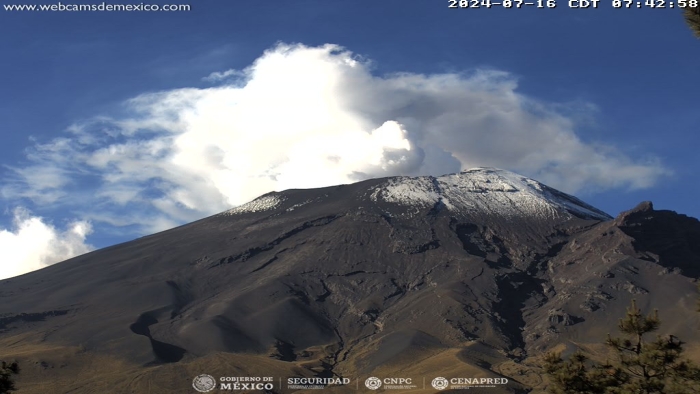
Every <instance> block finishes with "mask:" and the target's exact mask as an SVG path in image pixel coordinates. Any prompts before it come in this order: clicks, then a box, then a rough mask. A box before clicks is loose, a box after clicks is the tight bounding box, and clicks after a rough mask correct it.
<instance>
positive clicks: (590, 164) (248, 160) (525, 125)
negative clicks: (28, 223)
mask: <svg viewBox="0 0 700 394" xmlns="http://www.w3.org/2000/svg"><path fill="white" fill-rule="evenodd" d="M206 80H208V81H210V82H213V83H218V85H216V86H213V87H210V88H201V89H199V88H187V89H176V90H170V91H164V92H158V93H149V94H143V95H140V96H138V97H135V98H133V99H131V100H129V101H128V102H127V103H126V108H127V115H125V116H121V117H111V118H109V117H97V118H94V119H91V120H89V121H86V122H83V123H80V124H76V125H74V126H73V127H71V128H70V129H69V130H68V131H69V135H68V136H66V137H62V138H59V139H56V140H53V141H50V142H48V143H45V144H39V145H36V146H35V147H34V148H33V149H32V150H31V152H29V159H30V160H31V161H32V164H31V171H29V167H27V168H23V169H14V181H13V182H11V183H10V184H8V185H6V186H5V187H4V188H2V189H1V190H0V192H2V193H3V195H4V196H5V197H6V198H12V197H13V196H14V197H24V198H30V199H38V196H42V198H43V201H42V202H43V203H47V201H46V200H47V199H49V200H50V199H53V201H54V202H55V203H61V204H69V203H68V202H67V201H66V197H65V196H68V195H70V196H71V201H73V203H74V210H75V211H80V214H81V215H82V216H81V217H83V218H87V219H90V220H92V221H93V222H102V223H108V224H110V225H115V226H127V225H135V226H137V227H138V228H139V229H140V231H141V232H152V231H156V230H162V229H164V228H167V227H170V226H173V225H175V224H177V223H183V222H186V221H189V220H193V219H196V218H200V217H202V216H205V215H207V214H213V213H216V212H219V211H222V210H225V209H227V208H230V207H232V206H235V205H238V204H241V203H244V202H247V201H249V200H251V199H253V198H255V197H257V196H258V195H260V194H263V193H266V192H268V191H271V190H283V189H288V188H310V187H320V186H327V185H332V184H340V183H349V182H354V181H357V180H360V179H365V178H370V177H380V176H388V175H425V174H434V175H441V174H444V173H449V172H456V171H459V170H461V169H466V168H471V167H475V166H495V167H501V168H506V169H509V170H512V171H516V172H520V173H523V174H525V175H529V176H532V177H534V178H536V179H538V180H541V181H544V182H545V183H548V184H550V185H551V186H554V187H557V188H560V189H563V190H565V191H568V192H577V191H580V190H582V189H584V188H596V189H609V188H644V187H649V186H651V185H652V184H654V182H655V181H656V180H657V179H658V178H659V177H660V176H662V175H663V174H665V173H667V170H666V169H664V168H663V167H662V166H661V165H660V164H659V163H658V162H656V161H654V160H646V161H642V160H639V159H634V158H631V157H629V156H627V155H625V154H624V153H622V152H620V151H619V150H618V149H616V148H615V147H614V146H611V145H605V144H591V143H587V142H584V141H583V140H582V139H581V138H580V137H579V136H578V135H577V134H576V127H577V125H576V121H575V119H577V116H575V114H574V115H572V112H576V108H568V109H567V111H566V112H562V110H561V108H562V104H556V103H554V104H552V103H545V102H541V101H538V100H536V99H534V98H531V97H527V96H525V95H523V94H520V93H519V92H517V81H516V79H515V78H514V77H513V76H512V75H511V74H509V73H507V72H503V71H494V70H477V71H473V72H469V73H443V74H431V75H423V74H414V73H398V74H392V75H384V76H377V75H373V74H372V67H371V65H370V64H368V62H366V61H364V60H362V59H359V58H358V57H356V56H355V55H353V54H352V53H351V52H349V51H347V50H345V49H343V48H341V47H338V46H334V45H325V46H321V47H307V46H303V45H284V44H281V45H278V46H276V47H274V48H272V49H270V50H268V51H267V52H265V53H264V54H263V55H262V56H261V57H260V58H258V59H257V60H256V61H255V62H254V63H253V64H252V65H251V66H249V67H248V68H246V69H244V70H228V71H222V72H217V73H214V74H212V75H210V76H208V77H206ZM581 107H582V109H581V111H582V113H581V114H580V115H581V116H580V117H581V118H585V117H586V116H588V114H589V111H590V110H589V107H590V106H588V105H582V106H581ZM85 190H90V192H89V193H86V192H85ZM49 202H50V201H49ZM76 202H77V203H76Z"/></svg>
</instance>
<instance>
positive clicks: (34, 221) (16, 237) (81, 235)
mask: <svg viewBox="0 0 700 394" xmlns="http://www.w3.org/2000/svg"><path fill="white" fill-rule="evenodd" d="M13 216H14V218H13V219H14V220H13V226H12V228H11V229H0V250H2V253H3V258H2V261H0V279H5V278H10V277H13V276H17V275H22V274H24V273H27V272H30V271H34V270H37V269H40V268H43V267H45V266H48V265H51V264H54V263H57V262H59V261H63V260H66V259H69V258H71V257H73V256H77V255H79V254H83V253H87V252H89V251H90V250H92V247H91V246H90V245H88V244H86V243H85V238H86V237H87V235H88V234H90V232H92V227H91V225H90V223H88V222H86V221H76V222H72V223H69V224H68V225H67V226H66V228H65V229H64V230H59V229H57V228H56V227H54V226H53V225H51V224H50V223H47V222H46V221H44V219H43V218H41V217H38V216H33V215H32V214H31V213H30V212H29V211H28V210H26V209H24V208H17V209H15V210H14V212H13Z"/></svg>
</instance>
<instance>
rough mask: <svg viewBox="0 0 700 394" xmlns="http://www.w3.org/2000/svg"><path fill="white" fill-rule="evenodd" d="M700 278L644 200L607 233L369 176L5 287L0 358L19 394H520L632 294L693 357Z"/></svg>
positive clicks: (537, 196) (435, 180) (546, 190)
mask: <svg viewBox="0 0 700 394" xmlns="http://www.w3.org/2000/svg"><path fill="white" fill-rule="evenodd" d="M699 275H700V222H699V221H698V220H697V219H694V218H690V217H687V216H684V215H680V214H677V213H675V212H672V211H659V210H654V208H653V205H652V204H651V203H649V202H645V203H642V204H640V205H639V206H637V207H636V208H634V209H632V210H630V211H627V212H623V213H621V214H620V215H619V216H618V217H616V218H613V217H611V216H609V215H607V214H606V213H604V212H602V211H600V210H598V209H596V208H594V207H592V206H590V205H588V204H586V203H584V202H583V201H581V200H579V199H577V198H576V197H573V196H570V195H568V194H565V193H563V192H560V191H557V190H555V189H553V188H551V187H548V186H546V185H544V184H542V183H540V182H537V181H535V180H532V179H529V178H526V177H523V176H520V175H517V174H514V173H511V172H508V171H504V170H499V169H494V168H477V169H472V170H468V171H464V172H461V173H457V174H450V175H445V176H440V177H391V178H382V179H371V180H366V181H362V182H358V183H354V184H349V185H340V186H333V187H326V188H320V189H307V190H287V191H282V192H273V193H268V194H265V195H263V196H261V197H259V198H257V199H255V200H253V201H251V202H249V203H247V204H244V205H242V206H239V207H236V208H234V209H231V210H229V211H226V212H223V213H220V214H218V215H215V216H211V217H208V218H205V219H202V220H199V221H196V222H193V223H190V224H186V225H183V226H180V227H177V228H174V229H171V230H167V231H164V232H161V233H157V234H154V235H150V236H146V237H143V238H140V239H137V240H134V241H131V242H127V243H124V244H120V245H116V246H112V247H108V248H105V249H101V250H97V251H95V252H91V253H88V254H85V255H82V256H79V257H75V258H73V259H70V260H67V261H64V262H62V263H58V264H55V265H52V266H49V267H47V268H44V269H42V270H39V271H35V272H32V273H29V274H26V275H22V276H19V277H15V278H10V279H6V280H2V281H0V359H3V360H17V361H18V362H19V364H20V366H21V367H22V372H21V374H20V375H18V379H17V386H18V388H20V390H21V391H20V392H21V393H46V392H53V393H68V392H70V393H93V392H115V393H121V392H123V393H142V392H143V393H161V392H162V393H196V392H197V391H195V389H196V388H195V387H193V379H194V378H195V377H197V376H199V375H202V374H207V375H211V376H212V377H214V378H215V380H217V387H215V388H213V390H214V391H212V392H221V390H224V391H228V390H234V391H236V390H238V392H263V391H267V392H270V393H272V392H274V393H289V392H308V391H311V390H308V389H304V388H303V387H297V386H295V385H292V384H290V382H297V383H298V382H301V383H308V382H321V383H323V384H325V383H331V384H329V385H327V386H326V387H325V389H324V390H322V391H323V392H326V391H327V392H338V393H343V392H348V393H351V392H355V393H356V392H371V390H370V384H374V382H375V381H374V380H372V381H370V380H368V379H370V378H379V381H380V382H384V384H385V386H383V387H380V388H379V391H385V392H387V391H388V392H396V393H398V392H411V393H432V392H436V391H437V389H436V388H435V387H436V386H435V384H434V383H435V382H438V383H439V381H436V380H435V379H437V378H443V377H444V378H446V379H448V381H450V379H453V378H459V379H467V380H463V381H462V382H467V383H469V382H472V380H468V379H476V378H478V379H481V378H485V379H492V380H491V382H492V383H493V382H495V383H494V387H481V388H479V387H472V388H471V389H470V390H469V391H468V392H470V393H479V392H485V393H537V392H544V391H543V390H544V389H545V388H546V384H547V383H546V379H543V377H542V372H541V369H540V368H539V367H538V360H539V358H540V357H541V356H542V355H543V353H544V352H546V351H548V350H559V351H564V352H565V353H566V352H571V351H573V350H574V349H576V348H577V347H584V348H587V349H589V350H591V351H595V349H596V346H600V344H602V342H603V341H604V338H605V335H606V334H607V333H608V332H615V330H616V322H617V320H618V319H619V318H620V317H622V316H623V315H624V313H625V308H626V307H627V306H628V305H629V303H630V301H631V300H632V299H636V300H637V305H639V306H640V307H641V308H642V310H647V311H650V310H652V309H653V308H658V309H659V311H660V317H661V319H662V321H663V324H662V333H663V332H666V331H668V332H671V333H673V334H675V335H677V336H678V337H680V338H681V339H683V340H684V341H686V342H688V348H689V349H690V350H691V352H692V351H694V350H693V349H697V348H698V347H699V346H700V338H699V337H698V335H697V327H698V326H699V324H700V316H698V315H699V314H698V313H697V312H695V309H696V298H697V297H696V285H695V283H694V282H695V280H696V279H697V278H698V276H699ZM224 378H226V379H227V380H226V379H224ZM387 378H388V379H394V380H388V381H389V382H394V383H395V382H401V383H402V384H405V383H406V382H410V383H409V384H407V385H406V387H395V388H393V389H391V388H390V387H386V379H387ZM246 379H253V381H254V379H263V380H264V379H269V380H271V382H270V385H269V387H268V386H266V385H260V386H255V385H249V384H247V383H246ZM294 379H297V380H294ZM324 379H325V380H324ZM401 379H403V380H401ZM493 379H497V380H493ZM348 381H349V382H350V383H347V382H348ZM225 382H229V383H230V382H234V383H236V382H238V383H240V382H243V383H246V384H245V385H240V384H239V385H238V386H235V385H234V386H232V385H228V386H227V385H226V384H225ZM218 384H222V386H221V387H219V386H218ZM263 386H265V387H263ZM409 386H411V387H409ZM449 388H452V389H453V391H459V389H458V388H454V387H448V389H449ZM200 390H201V389H200ZM315 392H319V391H315ZM465 392H466V391H465Z"/></svg>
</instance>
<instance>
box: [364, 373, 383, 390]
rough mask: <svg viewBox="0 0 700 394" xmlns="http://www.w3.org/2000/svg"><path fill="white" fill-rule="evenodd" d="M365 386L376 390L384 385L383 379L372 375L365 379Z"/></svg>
mask: <svg viewBox="0 0 700 394" xmlns="http://www.w3.org/2000/svg"><path fill="white" fill-rule="evenodd" d="M365 386H367V388H368V389H370V390H376V389H378V388H380V387H382V380H381V379H379V378H377V377H374V376H372V377H371V378H367V380H365Z"/></svg>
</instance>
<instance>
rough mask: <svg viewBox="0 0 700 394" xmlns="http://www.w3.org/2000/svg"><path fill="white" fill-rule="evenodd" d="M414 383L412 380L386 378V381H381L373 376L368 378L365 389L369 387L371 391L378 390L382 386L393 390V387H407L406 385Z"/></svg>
mask: <svg viewBox="0 0 700 394" xmlns="http://www.w3.org/2000/svg"><path fill="white" fill-rule="evenodd" d="M412 383H413V381H412V379H411V378H384V379H379V378H378V377H375V376H372V377H371V378H367V380H365V387H367V388H368V389H370V390H377V389H379V388H380V387H382V385H386V386H389V388H393V387H391V386H405V385H411V384H412Z"/></svg>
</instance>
